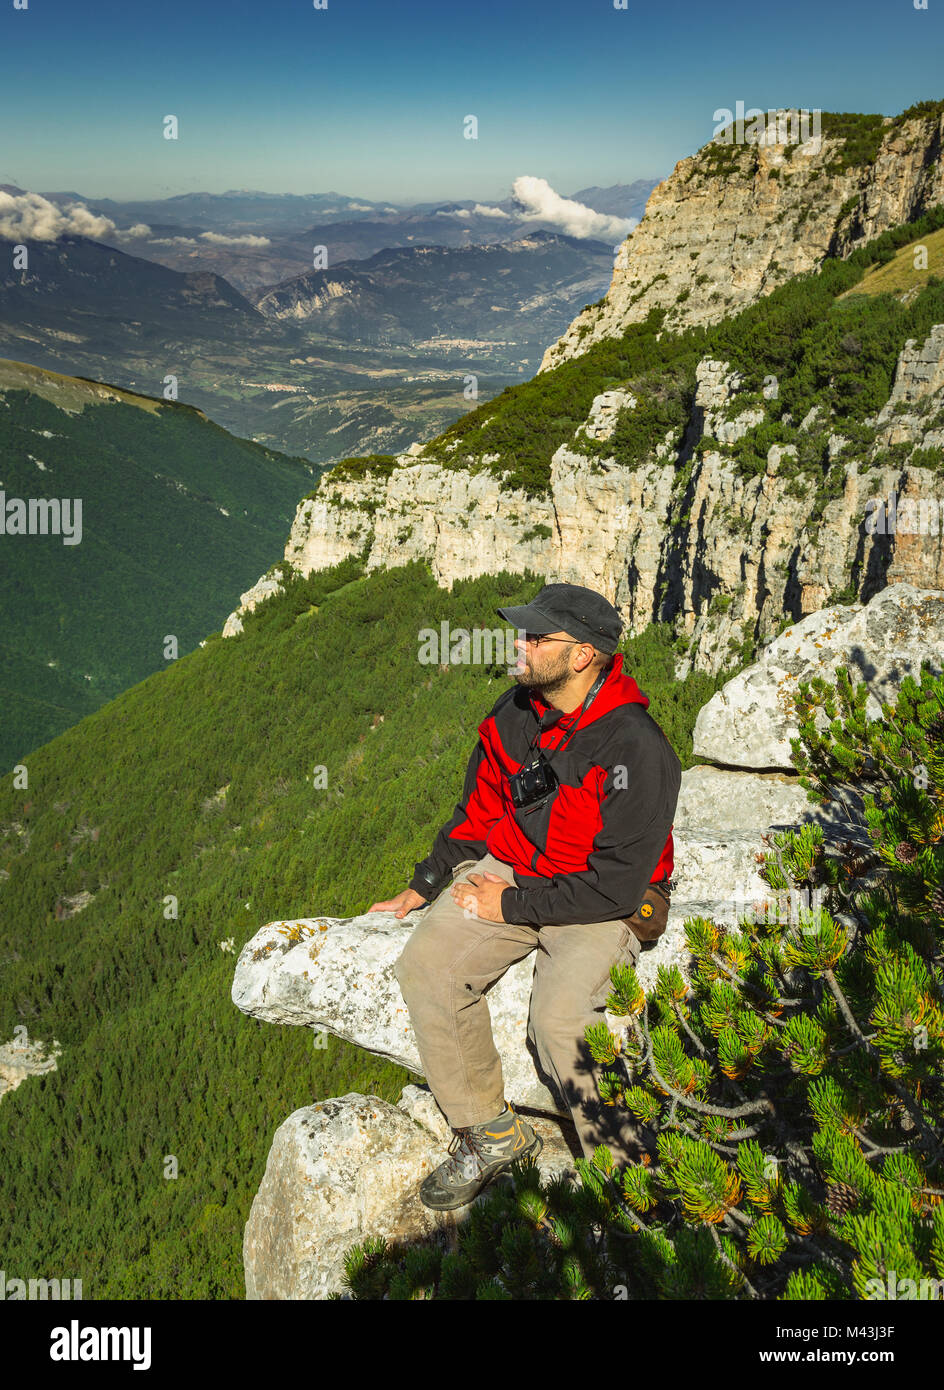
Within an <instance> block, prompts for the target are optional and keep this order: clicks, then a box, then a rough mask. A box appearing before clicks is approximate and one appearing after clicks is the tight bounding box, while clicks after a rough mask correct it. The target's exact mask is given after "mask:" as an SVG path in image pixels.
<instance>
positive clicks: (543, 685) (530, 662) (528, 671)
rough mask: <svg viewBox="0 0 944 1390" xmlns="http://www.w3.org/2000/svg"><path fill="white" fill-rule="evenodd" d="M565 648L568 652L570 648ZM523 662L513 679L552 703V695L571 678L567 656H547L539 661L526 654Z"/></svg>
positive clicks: (556, 693) (559, 690) (558, 691)
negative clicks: (555, 657)
mask: <svg viewBox="0 0 944 1390" xmlns="http://www.w3.org/2000/svg"><path fill="white" fill-rule="evenodd" d="M565 650H566V652H568V653H569V651H570V648H569V647H568V648H566V649H565ZM525 662H526V663H527V664H526V665H525V668H524V670H523V671H516V672H515V680H516V681H517V682H518V684H519V685H523V686H525V687H526V688H527V689H528V690H530V691H532V692H535V693H537V694H538V695H540V696H541V697H542V699H544V700H545V701H546V702H547V704H549V705H553V703H554V696H555V695H558V694H560V692H561V691H562V690H563V689H564V688H565V686H566V685H567V683H568V681H569V680H570V678H571V670H570V661H569V656H568V655H561V656H559V657H558V658H557V659H556V660H555V659H554V658H553V657H548V658H545V660H543V661H539V662H535V660H534V658H533V657H528V656H526V657H525Z"/></svg>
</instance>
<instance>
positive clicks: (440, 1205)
mask: <svg viewBox="0 0 944 1390" xmlns="http://www.w3.org/2000/svg"><path fill="white" fill-rule="evenodd" d="M543 1148H544V1140H543V1139H542V1138H541V1136H540V1134H535V1136H534V1143H533V1144H531V1145H530V1147H529V1148H527V1149H522V1150H521V1152H520V1153H517V1154H515V1155H514V1157H512V1158H509V1159H507V1160H504V1161H503V1162H502V1163H501V1164H498V1165H497V1166H496V1167H494V1168H493V1169H492V1170H491V1172H490V1173H489V1174H488V1175H487V1177H485V1178H484V1179H483V1180H482V1183H481V1185H480V1186H479V1187H477V1188H476V1189H475V1191H474V1192H470V1193H469V1195H468V1196H467V1197H460V1198H453V1199H452V1200H449V1199H448V1198H446V1199H444V1200H442V1201H436V1200H430V1199H428V1198H427V1197H425V1196H424V1195H423V1192H422V1190H421V1191H420V1201H421V1202H422V1203H423V1206H424V1207H428V1208H429V1210H430V1211H455V1210H457V1208H459V1207H467V1206H468V1205H469V1203H470V1202H474V1201H475V1199H476V1197H477V1196H478V1195H479V1193H480V1192H483V1191H484V1190H485V1188H486V1187H488V1185H489V1183H490V1182H491V1181H492V1178H495V1177H497V1176H498V1174H499V1173H505V1172H507V1171H508V1169H509V1168H511V1166H512V1165H513V1164H515V1163H517V1162H518V1160H519V1159H522V1158H537V1156H538V1154H539V1153H540V1152H541V1150H542V1149H543Z"/></svg>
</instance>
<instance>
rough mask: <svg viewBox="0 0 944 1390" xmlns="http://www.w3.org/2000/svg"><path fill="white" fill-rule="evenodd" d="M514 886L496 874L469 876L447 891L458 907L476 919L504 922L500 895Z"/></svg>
mask: <svg viewBox="0 0 944 1390" xmlns="http://www.w3.org/2000/svg"><path fill="white" fill-rule="evenodd" d="M470 880H471V882H470ZM514 886H515V885H514V884H513V883H509V882H508V880H507V879H506V878H501V877H500V876H499V875H498V874H491V873H484V874H469V875H468V876H467V878H465V879H463V881H462V882H461V883H454V884H453V885H452V887H451V888H450V890H449V891H450V893H451V894H452V896H453V897H454V898H455V900H456V902H457V903H458V904H459V906H460V907H464V908H468V909H469V911H470V912H474V913H475V915H476V917H481V918H482V919H483V920H484V921H486V922H504V920H505V919H504V917H503V916H502V910H501V895H502V893H503V892H504V891H505V889H506V888H514Z"/></svg>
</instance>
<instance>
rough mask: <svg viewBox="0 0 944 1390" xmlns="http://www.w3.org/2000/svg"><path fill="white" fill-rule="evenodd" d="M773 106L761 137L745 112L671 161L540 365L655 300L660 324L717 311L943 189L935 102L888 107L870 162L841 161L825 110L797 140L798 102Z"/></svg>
mask: <svg viewBox="0 0 944 1390" xmlns="http://www.w3.org/2000/svg"><path fill="white" fill-rule="evenodd" d="M776 116H777V117H779V118H780V125H779V128H778V125H777V120H776V119H771V120H769V121H767V122H765V123H764V124H765V129H764V131H763V132H762V133H761V134H760V136H759V138H755V137H754V136H753V135H752V132H751V130H750V123H748V125H747V126H746V127H745V130H744V142H743V143H741V144H737V143H734V142H733V141H732V143H731V144H722V143H720V142H719V140H720V137H719V138H716V139H715V140H713V141H711V142H710V143H709V144H707V145H705V146H704V148H703V149H701V150H699V152H698V153H697V154H696V155H693V156H692V157H691V158H689V159H682V160H680V161H679V163H678V164H676V166H675V168H674V170H673V171H672V173H671V174H670V175H669V177H668V178H667V179H665V180H663V182H662V183H660V184H659V185H658V186H657V187H656V188H654V189H653V191H652V193H651V194H650V195H649V201H648V203H647V204H646V212H645V215H644V217H643V219H642V221H641V222H640V223H639V225H638V227H637V228H636V229H635V231H633V232H632V233H631V234H630V235H629V236H628V237H627V238H626V240H625V241H624V242H623V244H622V246H621V247H620V250H619V254H618V256H617V259H616V261H615V263H614V267H613V279H612V282H611V284H610V288H609V290H608V291H607V293H606V295H605V296H604V298H603V299H602V300H601V301H600V302H599V303H598V304H596V305H590V306H588V308H586V309H584V310H583V312H582V313H580V314H579V315H578V316H577V318H576V319H574V322H573V323H572V324H571V325H570V327H569V328H568V330H567V332H566V333H565V334H564V335H563V337H562V338H561V339H560V340H559V341H558V342H557V343H555V344H554V345H553V346H552V347H549V348H548V349H547V352H546V353H545V354H544V357H543V360H542V362H541V366H540V368H539V369H538V370H539V371H546V370H547V369H548V368H550V367H554V366H556V365H557V364H558V363H559V362H562V361H565V360H566V359H567V358H569V357H576V356H578V355H579V354H580V353H582V352H586V350H587V348H589V347H590V345H591V344H592V343H594V342H597V341H598V340H599V339H600V338H607V337H615V336H618V335H619V334H621V333H623V332H624V331H625V328H626V326H627V324H630V323H638V322H640V321H641V320H643V319H644V318H645V317H646V315H647V314H648V313H649V311H650V309H652V308H656V307H659V306H664V307H665V308H667V309H668V313H667V316H666V320H665V326H666V328H672V329H678V328H681V327H684V326H685V325H688V324H697V323H715V322H717V320H718V319H720V318H723V317H725V316H727V315H729V314H732V313H734V312H736V310H738V309H740V308H743V307H744V305H746V304H750V303H752V302H753V301H754V300H755V299H758V298H759V297H760V296H762V295H765V294H769V293H770V292H771V290H773V289H776V287H777V286H778V285H782V284H783V283H784V282H785V281H787V280H789V279H790V278H791V277H792V276H794V275H800V274H803V273H804V272H805V271H808V270H813V269H814V268H815V267H816V266H818V265H820V264H822V261H823V260H824V258H825V257H826V256H827V255H836V254H840V255H841V254H844V253H846V252H848V251H851V250H853V249H854V248H855V247H856V246H859V245H861V244H862V243H863V242H866V241H869V240H870V239H871V238H872V237H875V236H878V235H879V233H880V232H883V231H885V230H886V229H887V228H889V227H893V226H896V225H897V224H899V223H902V222H908V221H910V220H911V219H912V218H913V217H914V216H916V215H917V213H918V212H919V211H921V210H923V209H924V208H928V207H931V206H933V205H934V204H935V203H939V202H940V201H941V200H942V198H944V164H942V162H941V157H940V156H941V145H942V136H944V114H942V113H940V112H938V113H937V114H935V115H929V116H926V117H923V118H920V117H918V118H913V119H910V120H908V119H905V120H902V119H900V118H899V119H898V120H896V119H895V118H893V117H891V116H888V117H885V119H884V121H883V122H882V126H883V127H884V134H883V136H882V139H881V144H880V145H879V148H878V151H877V153H876V155H875V157H874V159H870V160H869V161H868V162H865V163H859V162H857V161H852V162H848V161H849V155H848V151H847V149H846V144H847V140H846V139H845V138H843V136H841V135H839V134H838V133H836V134H830V131H831V128H834V123H833V125H831V123H830V121H829V119H828V118H827V117H824V118H823V120H822V122H821V125H822V134H821V135H820V137H819V138H815V137H814V138H811V139H809V140H807V141H805V142H804V143H799V142H798V141H797V140H795V139H792V138H790V137H792V136H794V135H796V134H799V133H805V132H801V131H800V129H799V125H798V122H799V116H800V113H799V112H796V111H793V112H787V111H781V112H778V113H776ZM792 121H796V122H797V125H792V124H791V122H792ZM778 135H782V136H783V137H785V138H783V139H782V140H781V139H778V138H777V136H778ZM686 292H687V293H686ZM680 294H686V297H685V298H684V300H681V301H680V300H679V296H680Z"/></svg>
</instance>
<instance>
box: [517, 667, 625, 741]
mask: <svg viewBox="0 0 944 1390" xmlns="http://www.w3.org/2000/svg"><path fill="white" fill-rule="evenodd" d="M607 674H608V671H607V669H606V668H604V669H603V670H602V671H601V672H600V674H599V675H598V676H597V678H596V680H595V681H594V682H593V685H591V687H590V689H589V690H588V691H587V693H586V695H585V696H584V699H583V704H582V705H581V706H580V712H579V714H578V715H577V717H576V719H575V720H574V722H573V724H572V726H571V727H570V728H569V729H568V730H567V736H566V737H565V739H564V741H563V743H559V744H558V745H557V747H556V748H549V749H548V750H547V753H545V752H544V749H543V748H542V747H541V733H542V732H543V730H542V725H543V723H544V719H545V716H546V715H547V714H548V713H549V711H548V710H545V711H544V714H542V715H541V717H540V719H539V720H538V728H537V733H536V734H535V735H534V738H532V740H531V742H530V744H529V745H528V757H527V760H526V765H527V764H528V763H530V761H531V753H532V750H533V749H534V746H535V741H537V752H538V755H539V757H542V758H547V761H548V762H550V758H549V757H548V754H550V753H558V752H560V750H561V749H562V748H566V746H567V744H568V743H569V742H570V740H571V739H572V738H573V736H574V734H575V733H576V732H577V725H578V724H579V723H580V721H581V719H582V718H583V716H584V715H585V714H586V712H587V710H588V709H589V708H590V706H591V705H592V704H593V702H594V700H595V699H596V697H597V694H598V692H599V690H600V687H601V686H602V685H603V682H604V681H605V680H606V677H607Z"/></svg>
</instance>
